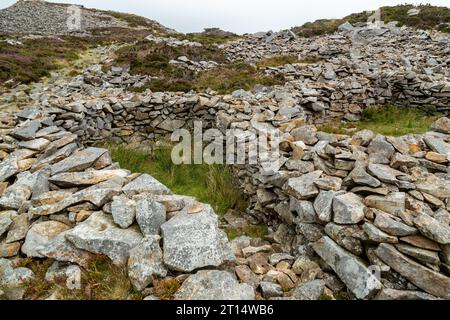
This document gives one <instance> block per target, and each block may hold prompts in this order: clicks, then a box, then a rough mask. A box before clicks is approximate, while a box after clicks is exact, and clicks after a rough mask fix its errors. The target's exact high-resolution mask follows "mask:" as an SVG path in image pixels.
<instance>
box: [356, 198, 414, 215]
mask: <svg viewBox="0 0 450 320" xmlns="http://www.w3.org/2000/svg"><path fill="white" fill-rule="evenodd" d="M405 201H406V194H405V193H404V192H392V193H390V194H389V195H387V196H385V197H383V196H368V197H366V198H365V199H364V204H365V205H366V206H368V207H370V208H375V209H379V210H381V211H384V212H387V213H390V214H393V215H395V216H398V215H399V214H400V213H401V212H404V211H405Z"/></svg>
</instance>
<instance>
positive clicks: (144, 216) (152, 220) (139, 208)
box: [136, 198, 166, 236]
mask: <svg viewBox="0 0 450 320" xmlns="http://www.w3.org/2000/svg"><path fill="white" fill-rule="evenodd" d="M136 220H137V222H138V224H139V227H140V229H141V232H142V234H143V235H144V236H149V235H159V233H160V228H161V225H162V224H163V223H164V222H166V208H165V207H164V206H163V205H162V204H160V203H158V202H156V201H153V200H151V199H148V198H144V199H140V200H138V201H137V202H136Z"/></svg>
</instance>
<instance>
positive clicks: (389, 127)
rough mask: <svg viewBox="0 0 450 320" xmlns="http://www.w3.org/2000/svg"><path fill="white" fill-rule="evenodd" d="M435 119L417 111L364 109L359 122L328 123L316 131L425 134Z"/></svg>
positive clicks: (381, 107) (395, 107)
mask: <svg viewBox="0 0 450 320" xmlns="http://www.w3.org/2000/svg"><path fill="white" fill-rule="evenodd" d="M436 119H437V117H436V116H433V115H430V114H427V113H425V112H424V111H422V110H419V109H415V108H405V107H398V106H394V105H387V106H377V107H368V108H366V109H365V110H364V111H363V113H362V118H361V121H359V122H352V123H338V124H336V123H329V124H326V125H323V126H320V127H319V128H318V129H319V130H321V131H324V132H328V133H335V134H349V133H351V132H356V131H359V130H363V129H368V130H372V131H373V132H376V133H380V134H382V135H387V136H402V135H406V134H410V133H425V132H426V131H427V130H428V129H429V128H430V126H431V124H432V123H433V122H434V121H435V120H436Z"/></svg>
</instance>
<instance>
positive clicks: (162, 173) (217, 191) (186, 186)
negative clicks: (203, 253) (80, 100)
mask: <svg viewBox="0 0 450 320" xmlns="http://www.w3.org/2000/svg"><path fill="white" fill-rule="evenodd" d="M109 149H110V150H111V152H112V157H113V160H114V161H115V162H119V163H120V164H121V166H122V167H123V168H125V169H128V170H131V171H132V172H142V173H148V174H150V175H152V176H153V177H155V178H156V179H158V180H159V181H161V182H162V183H163V184H165V185H166V186H167V187H169V188H170V189H171V190H172V191H173V192H175V193H177V194H182V195H188V196H193V197H196V198H197V199H198V200H199V201H201V202H204V203H208V204H211V206H212V207H213V209H214V210H215V211H216V213H217V214H219V215H224V214H225V213H226V212H227V211H228V210H229V209H236V210H245V209H246V207H247V203H246V201H245V199H244V198H243V196H242V193H241V192H240V191H239V190H238V188H237V187H236V186H235V185H234V184H233V176H232V172H231V170H230V168H229V167H227V166H225V165H207V164H201V165H194V164H192V165H188V164H182V165H175V164H174V163H173V162H172V159H171V148H170V147H167V146H165V147H158V148H156V149H154V150H153V152H147V151H144V150H142V149H138V148H132V147H127V146H124V145H112V146H109Z"/></svg>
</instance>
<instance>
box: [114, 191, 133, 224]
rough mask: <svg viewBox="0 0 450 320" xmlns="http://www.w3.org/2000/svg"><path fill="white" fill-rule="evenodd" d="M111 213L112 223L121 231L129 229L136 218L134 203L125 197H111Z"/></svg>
mask: <svg viewBox="0 0 450 320" xmlns="http://www.w3.org/2000/svg"><path fill="white" fill-rule="evenodd" d="M111 212H112V216H113V219H114V222H115V223H116V224H117V225H119V226H120V227H121V228H123V229H127V228H128V227H130V226H131V225H132V224H133V222H134V219H135V217H136V202H135V201H134V200H130V199H128V198H127V197H125V196H115V197H113V202H112V203H111Z"/></svg>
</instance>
